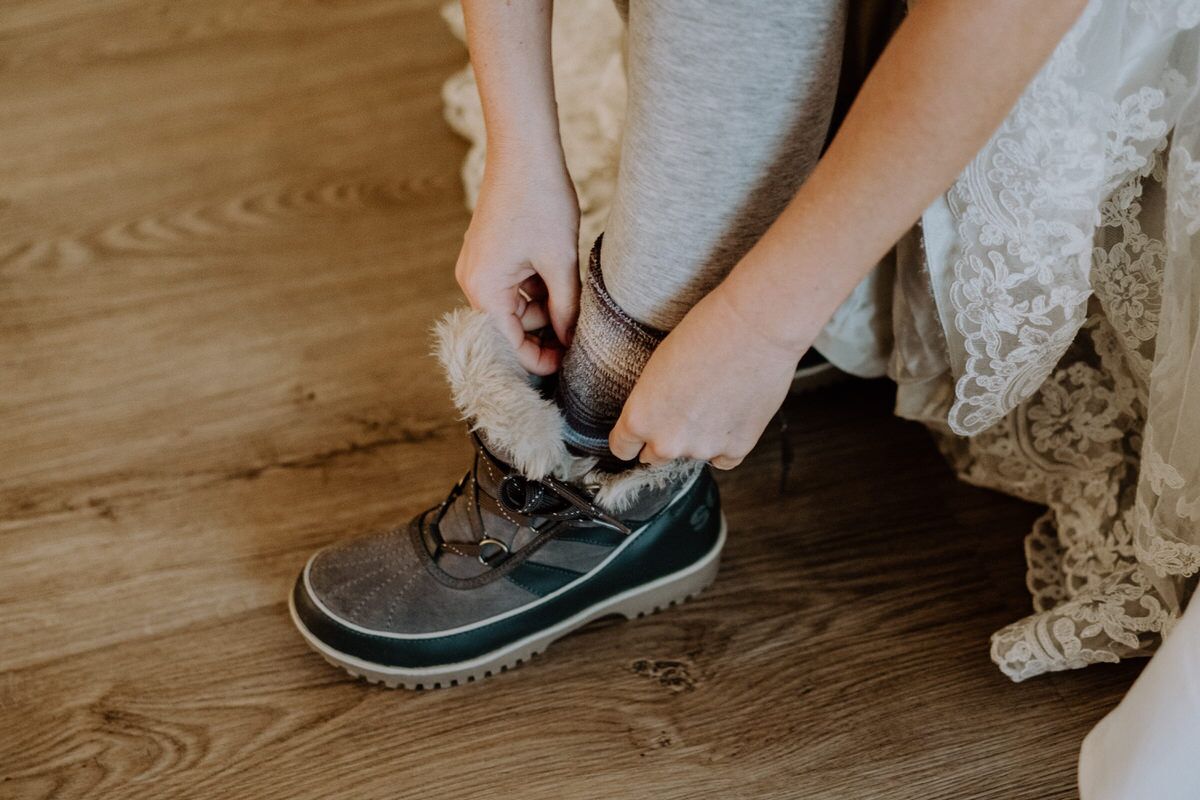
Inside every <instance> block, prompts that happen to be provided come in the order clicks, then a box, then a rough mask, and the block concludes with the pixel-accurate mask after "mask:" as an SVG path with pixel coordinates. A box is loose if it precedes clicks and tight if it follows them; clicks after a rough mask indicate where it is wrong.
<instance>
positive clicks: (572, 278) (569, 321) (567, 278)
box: [542, 260, 579, 347]
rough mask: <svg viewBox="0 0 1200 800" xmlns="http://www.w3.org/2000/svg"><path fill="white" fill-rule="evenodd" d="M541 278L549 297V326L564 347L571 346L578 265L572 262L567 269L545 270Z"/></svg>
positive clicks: (575, 315) (575, 309) (577, 305)
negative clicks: (552, 328)
mask: <svg viewBox="0 0 1200 800" xmlns="http://www.w3.org/2000/svg"><path fill="white" fill-rule="evenodd" d="M542 278H543V280H544V281H545V286H546V291H547V294H548V297H549V302H548V306H549V310H550V324H551V325H552V326H553V327H554V334H555V336H557V337H558V340H559V341H560V342H562V343H563V346H564V347H566V346H568V345H570V344H571V339H572V337H573V336H574V335H575V321H576V320H577V319H578V318H579V264H578V262H577V261H576V260H572V262H571V264H570V268H569V269H555V270H547V271H546V274H544V275H543V276H542Z"/></svg>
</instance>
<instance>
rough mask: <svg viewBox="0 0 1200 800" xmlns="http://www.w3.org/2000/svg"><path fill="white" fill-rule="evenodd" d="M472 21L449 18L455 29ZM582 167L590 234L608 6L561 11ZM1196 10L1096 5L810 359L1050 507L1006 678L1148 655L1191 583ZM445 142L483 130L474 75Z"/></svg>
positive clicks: (1196, 424) (600, 187)
mask: <svg viewBox="0 0 1200 800" xmlns="http://www.w3.org/2000/svg"><path fill="white" fill-rule="evenodd" d="M458 13H459V12H458V10H457V7H456V6H454V5H450V6H447V9H446V15H447V19H448V20H449V21H450V22H451V26H452V28H454V29H456V30H457V31H459V32H460V33H461V17H460V16H458ZM554 24H555V31H554V37H555V41H554V53H555V69H556V75H557V80H558V92H559V103H560V113H561V115H562V134H563V141H564V148H565V150H566V156H567V162H568V165H569V166H570V168H571V171H572V175H573V176H574V178H575V180H576V182H577V185H578V188H579V191H580V202H581V206H582V209H583V225H582V228H583V230H582V231H581V242H582V244H583V245H584V248H585V249H586V246H587V244H588V243H590V242H591V240H592V239H593V238H594V236H595V235H596V234H597V233H599V231H600V229H601V227H602V225H603V221H604V218H605V215H606V212H607V206H608V199H609V198H610V197H611V194H612V190H613V185H614V180H615V175H616V171H615V161H616V154H617V142H618V140H619V136H620V129H621V113H622V108H623V103H624V82H623V71H622V60H621V54H620V41H621V23H620V20H619V18H618V16H617V14H616V12H615V11H614V9H613V8H612V4H611V2H610V0H580V1H579V2H577V3H573V4H572V6H571V9H570V13H565V14H556V18H555V23H554ZM1198 25H1200V0H1128V1H1125V0H1093V2H1092V3H1091V4H1090V5H1089V7H1088V8H1087V10H1086V11H1085V12H1084V15H1083V16H1082V18H1081V19H1080V20H1079V22H1078V23H1077V24H1076V26H1075V27H1074V28H1073V30H1072V31H1071V32H1070V33H1069V34H1068V36H1067V37H1066V38H1065V39H1064V40H1063V42H1062V43H1061V44H1060V45H1059V46H1058V48H1057V49H1056V51H1055V53H1054V55H1053V56H1052V57H1051V59H1050V60H1049V62H1048V63H1047V64H1046V65H1045V67H1044V68H1043V69H1042V71H1041V72H1040V73H1039V75H1038V76H1037V78H1036V79H1035V80H1034V81H1033V82H1032V83H1031V84H1030V85H1029V86H1028V87H1027V89H1026V90H1025V92H1024V94H1023V95H1022V97H1021V99H1020V101H1019V102H1018V104H1017V105H1016V106H1015V107H1014V108H1013V110H1012V112H1011V113H1010V114H1009V116H1008V118H1007V119H1006V120H1005V122H1004V124H1003V125H1002V126H1001V128H1000V129H999V130H998V131H996V133H995V134H994V135H993V137H992V139H991V140H990V141H989V142H988V144H987V145H986V146H985V147H984V148H983V149H982V150H981V151H980V153H979V154H978V155H977V156H976V158H975V159H974V160H973V161H972V162H971V164H970V165H969V166H968V167H967V168H966V169H965V170H964V171H963V173H962V174H961V175H960V176H959V178H958V179H957V180H956V181H955V183H954V185H953V186H952V187H951V188H950V189H949V190H948V191H947V192H946V194H945V195H944V196H943V197H941V198H939V199H938V201H937V202H935V203H934V204H933V205H932V206H931V207H930V208H929V209H928V210H927V211H926V213H925V214H924V215H923V217H922V220H921V222H920V224H918V225H917V226H916V227H915V228H914V230H913V231H912V232H911V234H910V235H909V236H907V237H906V238H905V239H904V240H903V241H902V242H900V243H899V245H898V246H897V248H896V252H895V258H894V259H893V260H889V262H888V263H887V264H885V265H882V266H881V268H880V269H879V270H877V271H876V272H875V273H873V274H872V276H871V277H870V278H868V280H867V281H864V283H863V284H862V285H861V286H860V287H859V288H858V289H857V290H856V291H855V293H854V294H853V295H852V296H851V298H850V300H849V301H847V303H846V304H845V305H844V306H843V307H842V308H841V309H840V310H839V311H838V313H837V314H835V316H834V318H833V319H832V320H831V321H830V324H829V325H828V326H827V327H826V329H825V331H824V332H823V334H822V336H821V338H820V339H819V340H818V342H817V345H818V347H819V348H820V349H821V350H822V352H823V353H825V355H826V356H827V357H829V358H830V360H832V361H834V363H837V364H838V365H839V366H842V367H843V368H845V369H847V370H848V371H851V372H855V373H857V374H860V375H879V374H884V373H885V372H886V374H888V375H890V376H891V377H892V378H893V379H895V380H896V382H897V384H898V386H899V391H898V395H897V413H898V414H900V415H902V416H905V417H908V418H912V419H916V420H919V421H921V422H923V423H925V424H926V425H927V426H929V427H930V429H931V430H932V431H933V432H934V435H935V437H936V438H937V441H938V443H939V445H940V447H941V449H942V451H943V453H944V454H945V455H946V457H947V459H948V460H949V462H950V463H951V464H952V465H953V467H954V468H955V469H956V470H957V472H958V474H959V475H960V476H961V477H962V478H963V479H964V480H966V481H968V482H970V483H973V484H976V485H980V486H985V487H989V488H993V489H998V490H1001V491H1005V492H1008V493H1010V494H1013V495H1016V496H1018V497H1021V498H1024V499H1026V500H1030V501H1033V502H1036V503H1041V504H1044V505H1045V506H1046V507H1047V511H1046V513H1045V514H1044V515H1043V516H1042V517H1041V518H1040V519H1039V520H1038V521H1037V523H1036V524H1035V525H1034V527H1033V530H1032V531H1031V532H1030V533H1029V534H1028V536H1027V537H1026V540H1025V552H1026V556H1027V560H1028V575H1027V583H1028V586H1029V590H1030V592H1031V594H1032V598H1033V613H1031V614H1030V615H1029V616H1027V617H1025V618H1024V619H1022V620H1019V621H1016V622H1014V623H1013V624H1012V625H1009V626H1008V627H1006V628H1004V629H1003V630H1001V631H998V632H997V633H995V634H994V635H993V637H992V658H993V659H994V660H995V662H996V663H997V665H998V666H999V667H1000V669H1001V670H1002V671H1003V672H1004V673H1005V674H1006V675H1008V676H1009V677H1011V678H1012V679H1014V680H1023V679H1025V678H1028V677H1031V676H1034V675H1038V674H1041V673H1044V672H1047V671H1052V670H1063V669H1071V668H1075V667H1082V666H1085V665H1087V664H1091V663H1095V662H1104V661H1117V660H1119V659H1120V658H1123V657H1127V656H1142V655H1148V654H1149V653H1151V652H1152V651H1153V650H1154V648H1155V647H1156V646H1157V644H1158V642H1159V640H1160V639H1161V637H1162V636H1163V635H1165V634H1167V633H1169V631H1170V630H1171V628H1172V626H1173V625H1174V624H1175V623H1176V621H1177V620H1178V619H1179V617H1180V614H1181V611H1182V608H1183V607H1184V605H1185V604H1186V602H1187V600H1188V597H1189V596H1190V594H1191V593H1192V591H1194V589H1195V586H1196V573H1197V571H1198V570H1200V319H1198V315H1200V280H1198V279H1197V277H1196V276H1195V273H1196V267H1195V265H1196V260H1197V258H1200V162H1198V161H1197V160H1196V158H1194V157H1193V154H1195V155H1196V156H1200V39H1198V36H1200V33H1198V27H1197V26H1198ZM444 95H445V100H446V113H447V118H448V119H449V120H450V121H451V124H452V125H453V126H454V127H455V128H456V130H458V131H459V132H460V133H462V134H463V135H464V136H466V137H467V138H469V139H470V140H471V141H472V142H473V145H474V146H473V147H472V150H471V154H470V155H469V157H468V159H467V162H466V164H465V165H464V171H463V175H464V181H465V183H466V184H467V196H468V201H469V202H470V203H473V201H474V197H475V194H476V191H477V188H478V185H479V180H480V177H481V174H482V164H483V158H484V131H483V124H482V115H481V113H480V111H479V100H478V96H477V94H476V91H475V87H474V83H473V80H472V78H471V75H470V71H469V68H468V69H467V70H464V71H463V72H462V73H460V74H458V75H456V76H455V77H453V78H452V79H451V80H450V81H448V82H447V84H446V87H445V92H444Z"/></svg>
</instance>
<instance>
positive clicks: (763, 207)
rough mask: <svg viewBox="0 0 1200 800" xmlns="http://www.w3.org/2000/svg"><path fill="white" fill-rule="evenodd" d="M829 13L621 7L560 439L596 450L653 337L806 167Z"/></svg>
mask: <svg viewBox="0 0 1200 800" xmlns="http://www.w3.org/2000/svg"><path fill="white" fill-rule="evenodd" d="M844 17H845V8H844V0H769V1H768V2H762V0H759V1H758V2H731V1H730V0H699V1H698V0H688V2H682V1H679V2H675V1H672V0H664V1H663V2H659V1H658V0H655V2H638V1H637V0H634V2H632V3H631V4H630V7H629V9H628V30H629V48H628V58H629V63H628V74H629V101H628V111H627V115H626V123H625V131H624V139H623V141H622V146H621V163H620V168H619V172H618V178H617V189H616V195H615V197H614V200H613V207H612V212H611V216H610V218H609V223H608V230H607V232H606V234H605V237H604V244H603V263H602V265H601V266H599V268H598V270H596V273H598V274H596V273H594V274H591V275H589V280H588V282H587V283H588V284H590V285H589V286H587V287H586V288H585V293H584V299H583V306H582V311H581V316H580V321H579V326H578V330H577V334H576V340H575V341H576V344H575V346H573V347H572V350H571V352H570V353H569V354H568V357H567V361H566V364H565V365H564V368H563V390H562V393H561V396H562V400H563V406H564V409H565V411H566V416H567V423H568V441H569V443H570V444H571V445H572V446H573V447H575V448H577V449H579V450H582V451H585V452H592V453H598V454H603V453H604V452H605V451H606V450H607V444H606V441H607V432H608V430H609V428H611V426H612V424H613V423H614V422H615V421H616V417H617V416H618V415H619V413H620V409H621V406H622V404H623V403H624V400H625V397H626V396H627V395H628V392H629V390H630V389H631V388H632V385H633V381H634V380H636V378H637V374H638V373H639V372H640V370H641V367H642V366H643V365H644V364H645V361H646V359H647V358H649V355H650V352H651V351H652V349H653V345H654V343H656V341H657V340H660V339H661V337H662V335H663V332H664V331H668V330H670V329H671V328H672V327H674V326H675V325H676V324H677V323H678V322H679V320H680V319H682V318H683V316H684V314H686V313H687V311H688V309H689V308H691V307H692V305H694V304H695V303H696V302H697V301H698V300H699V299H700V298H701V297H703V296H704V295H705V294H706V293H707V292H708V291H710V290H711V289H712V288H713V287H714V286H716V285H717V284H718V283H719V282H720V281H721V280H722V279H723V278H724V277H725V275H726V274H727V273H728V272H729V270H730V269H732V268H733V266H734V265H735V264H736V263H737V261H738V259H739V258H741V256H742V255H743V254H744V253H745V252H746V251H747V250H748V249H749V248H750V247H751V246H752V245H753V244H754V243H755V242H756V241H757V240H758V237H760V236H761V235H762V234H763V232H764V231H765V230H766V229H767V227H768V226H769V225H770V224H771V223H772V222H773V221H774V220H775V218H776V217H777V216H778V215H779V213H780V212H781V211H782V210H783V208H784V206H785V205H786V204H787V202H788V201H789V200H790V199H791V197H792V196H793V194H795V192H796V189H797V188H798V187H799V186H800V183H801V182H802V181H803V180H804V178H805V177H806V176H807V175H808V173H809V172H810V171H811V169H812V167H813V165H814V164H815V163H816V161H817V158H818V156H819V155H820V152H821V148H822V146H823V144H824V142H825V136H826V133H827V131H828V127H829V121H830V116H831V114H832V111H833V106H834V101H835V98H836V94H837V85H838V71H839V67H840V60H841V49H842V43H843V37H844V31H843V27H844ZM605 288H607V293H605V292H604V289H605ZM621 312H624V313H623V314H622V313H621Z"/></svg>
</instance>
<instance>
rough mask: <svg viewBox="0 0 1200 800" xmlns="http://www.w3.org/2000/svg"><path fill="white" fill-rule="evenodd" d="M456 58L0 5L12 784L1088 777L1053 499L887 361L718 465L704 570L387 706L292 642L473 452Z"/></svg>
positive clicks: (345, 26)
mask: <svg viewBox="0 0 1200 800" xmlns="http://www.w3.org/2000/svg"><path fill="white" fill-rule="evenodd" d="M464 58H465V54H464V52H463V50H462V49H461V47H460V46H458V45H457V44H456V42H455V41H454V40H453V39H452V38H451V37H450V35H449V34H448V33H447V31H446V29H445V26H444V25H443V23H442V21H441V20H440V19H439V17H438V15H437V13H436V3H434V2H401V1H400V0H386V1H385V0H356V1H355V2H353V3H325V2H315V0H307V1H306V2H301V1H300V0H295V1H293V0H286V1H285V0H258V1H257V2H245V1H244V0H172V2H170V3H166V2H146V0H141V1H140V2H135V1H134V0H107V1H106V2H97V0H6V2H5V3H4V4H3V7H2V8H0V78H2V79H0V109H3V112H2V116H0V456H2V460H0V797H3V798H26V797H62V798H75V797H103V798H122V800H136V798H256V799H259V798H262V799H270V798H280V799H283V798H287V799H288V800H293V799H295V798H354V799H355V800H361V799H362V798H385V797H386V798H423V799H424V798H492V797H500V798H503V797H521V798H534V799H538V798H547V799H549V798H554V799H556V800H558V799H560V798H602V797H603V798H607V797H630V798H654V800H666V799H667V798H742V797H745V798H785V797H795V798H808V799H810V800H820V799H823V798H889V799H893V798H922V799H923V800H929V799H930V798H946V799H947V800H949V799H950V798H954V800H961V799H962V798H1004V800H1015V799H1018V798H1028V799H1029V800H1046V799H1047V798H1067V797H1071V796H1073V795H1074V790H1073V788H1072V787H1073V781H1074V759H1075V753H1076V750H1077V747H1078V744H1079V741H1080V738H1081V737H1082V736H1083V734H1084V732H1085V731H1086V730H1087V729H1088V727H1089V726H1090V725H1091V724H1093V723H1094V722H1095V721H1096V720H1097V719H1099V717H1100V716H1101V715H1103V713H1104V712H1105V711H1107V710H1108V709H1109V708H1111V707H1112V706H1113V705H1114V704H1115V702H1116V701H1117V700H1118V698H1119V697H1120V695H1121V693H1122V691H1123V690H1124V688H1125V687H1126V686H1127V685H1128V683H1129V682H1130V681H1131V680H1132V678H1133V676H1134V675H1135V674H1136V671H1137V669H1138V666H1137V665H1121V666H1118V667H1105V668H1092V669H1088V670H1086V671H1084V672H1078V673H1070V674H1063V675H1056V676H1051V677H1048V678H1041V679H1037V680H1033V681H1030V682H1028V683H1026V684H1024V685H1014V684H1012V683H1010V682H1008V681H1007V680H1006V679H1005V678H1003V677H1002V676H1001V675H1000V673H999V672H998V671H997V670H996V668H995V667H994V666H993V665H992V664H991V663H990V661H989V660H988V654H987V647H988V635H989V633H990V632H991V631H992V630H994V629H996V628H997V627H999V626H1001V625H1003V624H1005V623H1007V622H1009V621H1011V620H1013V619H1016V618H1017V617H1018V616H1020V615H1022V614H1024V613H1026V610H1027V605H1028V599H1027V595H1026V593H1025V589H1024V586H1023V568H1022V554H1021V538H1022V536H1023V534H1024V532H1025V530H1026V528H1027V526H1028V524H1029V522H1030V521H1031V519H1032V518H1033V516H1034V515H1035V513H1036V509H1033V508H1032V507H1029V506H1026V505H1023V504H1021V503H1018V502H1016V501H1013V500H1010V499H1007V498H1003V497H999V496H996V495H993V494H989V493H986V492H983V491H980V490H976V489H972V488H969V487H966V486H964V485H961V484H959V483H957V482H956V481H955V480H954V479H953V478H952V477H951V475H950V474H949V473H948V471H947V469H946V468H945V466H944V465H943V463H942V461H941V460H940V458H939V457H938V455H937V454H936V452H935V450H934V448H933V446H932V445H931V443H930V441H929V439H928V438H927V436H926V435H925V434H924V432H923V431H922V430H921V429H919V428H917V427H916V426H913V425H910V424H906V423H904V422H901V421H899V420H897V419H895V418H893V417H892V416H891V415H890V414H889V402H890V396H889V390H888V387H887V385H886V384H882V383H872V384H864V383H856V384H847V385H844V386H842V387H839V388H837V389H834V390H831V391H829V392H827V393H825V394H823V395H818V396H815V397H811V398H802V399H794V400H792V401H790V406H789V412H790V417H791V420H792V427H793V431H792V439H793V442H794V445H795V448H796V452H797V454H798V460H797V464H796V466H795V468H794V471H793V474H792V478H791V482H790V491H789V493H787V494H786V495H784V496H778V495H777V492H776V491H775V490H774V489H773V487H775V486H776V484H777V482H778V467H777V463H778V461H777V451H778V447H779V439H778V434H777V433H776V432H772V433H771V434H770V435H768V437H767V438H766V439H765V440H764V442H763V444H762V445H761V446H760V447H759V449H758V450H757V451H756V453H755V454H754V455H753V456H752V457H751V458H750V459H749V460H748V462H747V463H746V465H745V466H744V467H742V468H741V469H739V470H737V471H736V472H734V473H732V474H729V475H725V476H723V477H722V489H723V491H724V493H725V498H726V506H727V513H728V516H729V523H730V528H731V531H732V536H731V539H730V542H729V546H728V549H727V551H726V560H725V563H724V567H723V570H722V573H721V577H720V578H719V580H718V581H717V583H716V585H715V586H714V587H713V589H712V590H711V591H710V592H708V593H707V594H705V595H704V596H702V597H701V598H700V599H699V600H698V601H696V602H693V603H691V604H689V605H688V606H686V607H684V608H682V609H676V610H672V611H670V612H668V613H664V614H660V615H657V616H655V617H653V618H650V619H647V620H643V621H640V622H637V623H621V624H611V623H609V624H604V625H602V626H601V627H597V628H593V629H589V630H587V631H585V632H582V633H580V634H578V635H575V636H573V637H570V638H568V639H566V640H564V641H562V642H560V643H558V644H557V645H556V646H555V647H553V648H551V649H550V651H549V653H547V654H546V656H545V657H544V658H542V659H539V660H538V661H535V662H534V663H533V664H532V665H527V666H525V667H522V668H521V669H518V670H516V671H515V672H510V673H507V674H505V675H502V676H500V677H498V678H495V679H493V680H490V681H486V682H484V683H482V684H475V685H470V686H466V687H462V688H458V689H452V690H444V691H440V692H432V693H423V694H416V693H402V692H394V691H386V690H383V689H380V688H377V687H372V686H368V685H365V684H363V683H356V682H354V681H352V680H350V679H348V678H347V677H346V676H345V675H343V674H342V673H340V672H337V671H334V670H333V669H331V668H329V667H328V666H327V665H326V664H325V662H323V661H322V660H321V659H320V658H319V657H317V656H316V655H314V654H313V653H311V652H310V651H309V650H308V649H307V648H306V647H305V645H304V644H303V642H302V641H301V639H300V637H299V636H298V635H297V634H296V633H295V631H293V629H292V627H291V624H290V622H289V621H288V617H287V611H286V608H285V603H284V599H285V597H286V593H287V591H288V588H289V586H290V583H291V581H292V578H293V576H294V575H295V573H296V572H297V570H298V569H299V568H300V566H301V565H302V564H303V562H304V560H305V558H306V556H307V554H308V553H309V552H310V551H311V550H313V549H314V548H317V547H320V546H322V545H326V544H329V543H331V542H335V541H338V540H340V539H342V538H343V537H347V536H352V535H355V534H356V533H359V532H363V531H366V530H368V529H371V528H373V527H377V526H382V525H388V524H392V523H396V522H399V521H403V520H405V519H406V518H407V517H408V516H409V515H411V514H412V513H414V512H415V511H417V510H419V509H421V508H423V507H425V506H427V505H429V504H432V503H434V502H436V501H438V500H440V499H441V497H442V495H443V493H444V492H445V490H446V489H447V488H448V486H449V484H450V482H451V481H452V480H453V479H455V478H457V477H458V475H459V472H460V470H461V469H462V468H463V466H464V456H465V454H466V453H467V452H468V445H467V442H466V440H465V438H464V437H463V436H462V434H461V430H460V427H459V425H458V424H457V423H456V422H455V419H454V415H453V413H452V412H451V410H450V408H449V406H448V398H447V393H446V390H445V388H444V386H443V384H442V383H441V381H440V380H439V379H438V378H437V377H436V376H435V375H434V373H433V372H432V370H431V362H430V359H429V358H428V356H427V354H426V353H427V349H428V343H427V338H426V331H427V329H428V327H429V325H430V323H431V322H432V320H433V319H434V318H435V317H436V316H437V315H438V314H439V313H440V312H442V311H443V310H445V309H447V308H450V307H451V306H453V305H454V304H456V303H457V302H459V295H458V293H457V291H456V289H455V286H454V282H453V277H452V275H451V272H452V265H453V262H454V258H455V254H456V251H457V247H458V244H459V242H460V240H461V235H462V232H463V230H464V227H465V226H466V224H467V214H466V213H465V211H464V210H463V207H462V195H461V188H460V184H459V179H458V168H459V164H460V161H461V159H462V157H463V155H464V150H465V148H464V144H463V143H462V142H460V141H458V140H457V139H456V138H455V137H454V136H453V135H451V134H450V133H449V132H448V131H447V129H446V127H445V125H444V124H443V123H442V121H441V118H440V98H439V88H440V85H441V82H442V81H443V80H444V79H445V78H446V77H447V76H448V75H449V74H450V73H451V72H452V71H454V70H455V69H457V68H459V66H460V65H461V64H462V63H463V61H464Z"/></svg>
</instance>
